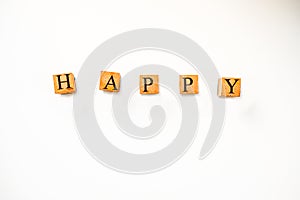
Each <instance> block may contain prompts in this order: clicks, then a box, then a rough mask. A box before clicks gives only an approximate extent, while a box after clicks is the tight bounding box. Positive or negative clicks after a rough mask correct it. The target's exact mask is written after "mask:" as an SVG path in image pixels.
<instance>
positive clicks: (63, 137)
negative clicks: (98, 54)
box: [0, 0, 300, 200]
mask: <svg viewBox="0 0 300 200" xmlns="http://www.w3.org/2000/svg"><path fill="white" fill-rule="evenodd" d="M208 2H209V3H208ZM298 2H299V1H297V0H294V1H293V0H274V1H271V0H253V1H234V0H229V1H226V2H225V1H221V0H211V1H207V2H204V1H196V0H195V1H191V0H185V1H179V0H172V1H171V0H167V1H162V0H146V1H142V0H130V1H115V0H110V1H74V0H73V1H48V2H46V1H26V0H25V1H14V0H10V1H8V0H1V1H0V55H1V56H0V67H1V68H0V69H1V78H0V85H1V86H0V87H1V98H0V120H1V121H0V123H1V125H0V199H1V200H2V199H3V200H19V199H22V200H27V199H28V200H29V199H30V200H35V199H36V200H37V199H51V200H52V199H74V200H75V199H94V200H96V199H109V200H110V199H131V200H140V199H146V200H147V199H149V200H150V199H151V200H152V199H176V200H177V199H178V200H179V199H195V200H196V199H197V200H199V199H230V200H240V199H251V200H253V199H259V200H260V199H261V200H266V199H267V200H271V199H272V200H276V199H289V200H296V199H297V200H298V199H299V198H300V190H299V186H300V183H299V179H300V172H299V167H300V156H299V152H300V146H299V142H300V136H299V133H300V131H299V128H298V126H299V112H300V106H299V94H298V90H299V89H298V87H299V81H298V80H297V78H299V75H300V68H299V64H300V59H299V56H300V55H299V52H300V38H299V35H300V26H299V25H300V21H299V19H300V7H299V6H300V4H299V3H298ZM137 28H165V29H170V30H174V31H177V32H180V33H182V34H184V35H186V36H188V37H190V38H191V39H193V40H194V41H196V42H197V43H198V44H199V45H201V46H202V47H203V48H204V49H205V51H206V52H207V53H208V55H209V56H210V57H211V58H212V59H213V61H214V63H215V64H216V66H217V68H218V70H219V72H220V73H221V75H223V76H237V77H242V97H241V98H238V99H227V100H226V102H227V109H226V121H225V125H224V129H223V133H222V137H221V139H220V140H219V142H218V144H217V146H216V148H215V149H214V151H213V152H212V153H211V154H210V155H209V156H208V157H207V158H206V159H204V160H198V156H199V152H200V148H201V145H202V143H203V141H204V140H203V139H204V137H205V131H204V133H203V134H199V135H198V137H197V139H196V140H195V142H194V144H193V145H192V147H191V148H190V149H189V151H188V152H187V153H186V154H185V156H183V157H182V158H181V159H180V160H179V161H178V162H176V163H175V164H174V165H172V166H171V167H169V168H167V169H165V170H163V171H160V172H157V173H154V174H149V175H127V174H121V173H118V172H115V171H113V170H111V169H108V168H106V167H104V166H102V165H101V164H99V163H98V162H97V161H95V160H94V159H93V158H92V157H91V156H90V155H89V154H88V152H87V151H86V150H85V148H84V147H83V146H82V144H81V142H80V139H79V137H78V134H77V133H76V128H75V123H74V120H73V113H72V106H73V105H72V103H73V99H72V95H70V96H61V95H55V94H54V92H53V83H52V74H57V73H64V72H73V73H74V74H75V76H76V75H77V73H78V71H79V69H80V67H81V65H82V63H83V62H84V60H85V59H86V58H87V56H88V55H89V54H90V53H91V52H92V51H93V50H94V49H95V48H96V47H97V46H98V45H99V44H101V43H102V42H104V41H105V40H106V39H108V38H110V37H112V36H114V35H117V34H119V33H122V32H124V31H129V30H132V29H137ZM95 87H96V86H95ZM201 89H202V90H203V93H201ZM204 91H205V88H203V87H201V88H200V95H199V96H198V97H197V98H198V99H200V100H199V102H200V103H199V108H201V107H202V108H204V107H205V104H204V103H205V100H203V99H205V92H204ZM99 94H100V95H103V93H102V92H100V91H99ZM201 95H202V96H203V98H202V96H201ZM137 96H138V95H137ZM201 99H202V104H201ZM134 105H135V104H134ZM137 105H138V104H137ZM97 106H98V107H99V106H100V108H101V105H95V107H97ZM133 108H134V106H133ZM204 110H209V109H207V108H205V109H204ZM97 112H98V111H97ZM200 112H201V110H200ZM100 115H101V114H100ZM136 115H137V116H138V115H141V113H136ZM131 116H135V110H134V109H132V112H131ZM203 117H204V120H205V119H206V120H207V119H208V117H209V113H208V115H207V116H206V115H205V114H204V115H203ZM99 118H101V116H100V117H99ZM133 118H134V117H133ZM133 120H134V119H133ZM200 123H201V122H200ZM145 124H147V123H145ZM203 126H204V127H207V125H203ZM200 127H201V125H200ZM204 129H205V128H204ZM199 132H203V129H201V128H200V129H199ZM124 146H125V147H124V148H126V145H124ZM132 150H136V149H132Z"/></svg>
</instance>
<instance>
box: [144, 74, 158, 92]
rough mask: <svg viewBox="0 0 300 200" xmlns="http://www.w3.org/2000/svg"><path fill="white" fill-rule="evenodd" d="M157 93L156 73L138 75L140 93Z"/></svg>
mask: <svg viewBox="0 0 300 200" xmlns="http://www.w3.org/2000/svg"><path fill="white" fill-rule="evenodd" d="M158 93H159V85H158V75H140V94H158Z"/></svg>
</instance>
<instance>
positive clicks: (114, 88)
mask: <svg viewBox="0 0 300 200" xmlns="http://www.w3.org/2000/svg"><path fill="white" fill-rule="evenodd" d="M120 81H121V75H120V73H117V72H106V71H101V77H100V86H99V90H103V91H107V92H119V91H120Z"/></svg>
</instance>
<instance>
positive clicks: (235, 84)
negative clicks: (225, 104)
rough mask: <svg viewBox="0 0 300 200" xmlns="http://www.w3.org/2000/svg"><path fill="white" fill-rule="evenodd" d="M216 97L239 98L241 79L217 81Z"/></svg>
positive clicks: (221, 79)
mask: <svg viewBox="0 0 300 200" xmlns="http://www.w3.org/2000/svg"><path fill="white" fill-rule="evenodd" d="M218 84H219V85H218V96H221V97H239V96H240V95H241V79H240V78H225V77H222V78H220V79H219V83H218Z"/></svg>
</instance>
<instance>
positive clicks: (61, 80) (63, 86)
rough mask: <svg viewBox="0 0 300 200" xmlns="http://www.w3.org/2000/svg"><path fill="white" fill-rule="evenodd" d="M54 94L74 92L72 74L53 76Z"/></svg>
mask: <svg viewBox="0 0 300 200" xmlns="http://www.w3.org/2000/svg"><path fill="white" fill-rule="evenodd" d="M53 82H54V92H55V94H70V93H74V92H75V91H76V87H75V78H74V75H73V74H72V73H67V74H56V75H53Z"/></svg>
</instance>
